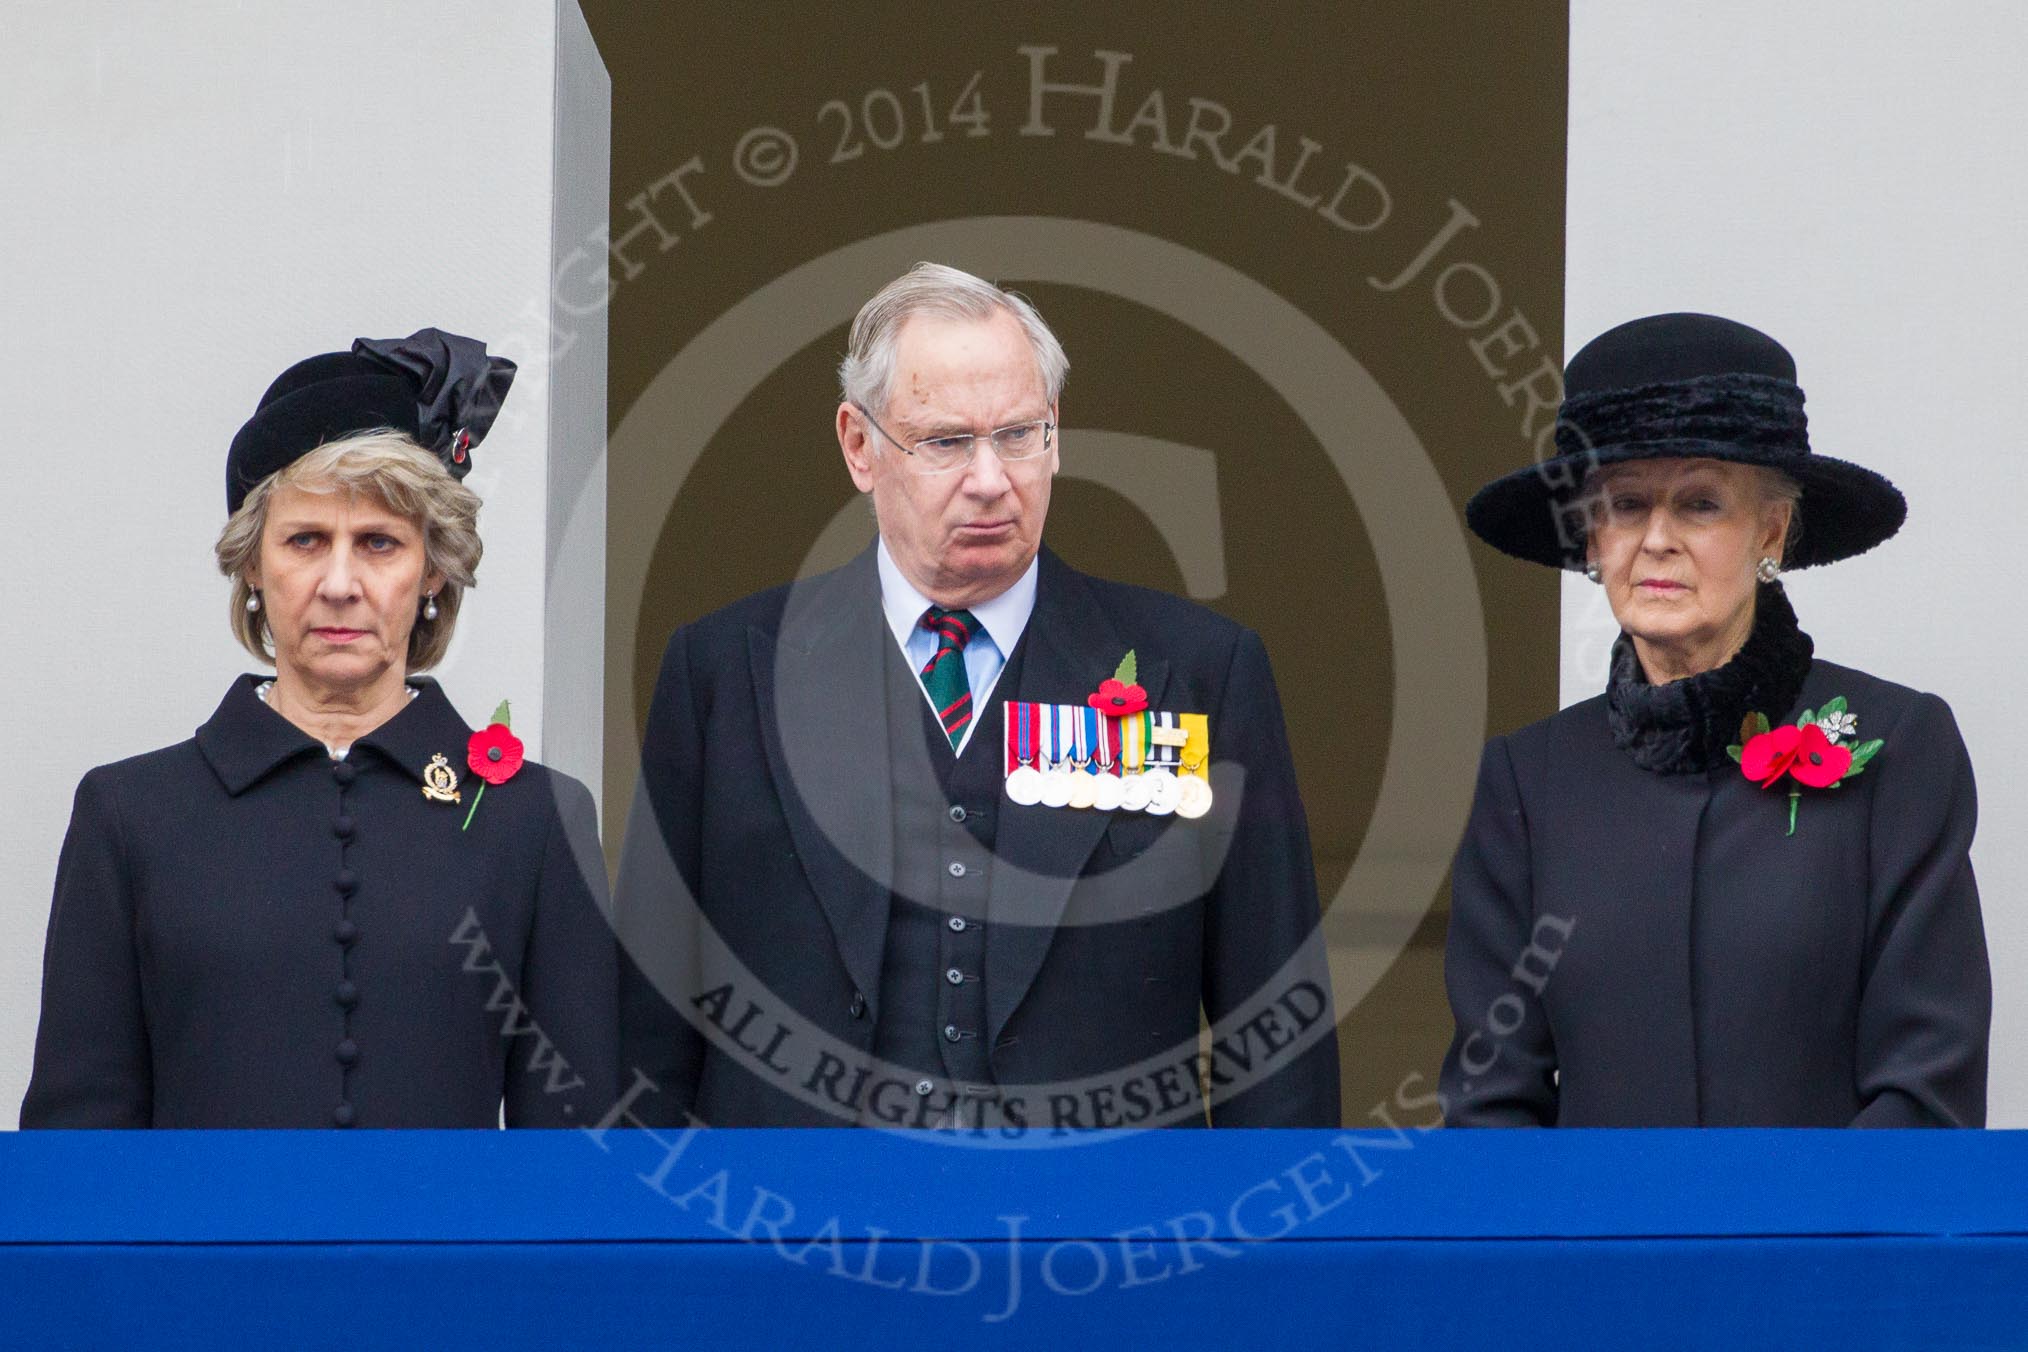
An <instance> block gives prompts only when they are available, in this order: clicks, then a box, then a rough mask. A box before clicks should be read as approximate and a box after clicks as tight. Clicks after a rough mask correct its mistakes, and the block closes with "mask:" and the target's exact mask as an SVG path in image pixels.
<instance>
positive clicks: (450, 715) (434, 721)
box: [197, 675, 472, 796]
mask: <svg viewBox="0 0 2028 1352" xmlns="http://www.w3.org/2000/svg"><path fill="white" fill-rule="evenodd" d="M267 679H269V678H268V677H265V676H256V675H247V676H241V677H240V678H238V679H237V680H235V681H234V682H233V683H232V685H231V686H230V687H228V688H227V690H226V692H225V698H224V699H223V700H221V701H219V705H218V709H217V711H216V712H215V713H213V714H212V715H211V718H210V719H209V720H208V721H206V723H205V724H204V726H203V727H201V728H199V729H198V730H197V748H198V750H199V751H201V752H203V753H204V759H205V760H206V761H208V762H209V763H210V765H211V769H212V772H213V773H215V774H216V775H217V776H218V780H219V783H221V784H223V785H224V786H225V791H226V792H227V793H229V794H233V795H234V796H237V795H239V794H242V793H244V792H246V791H247V790H248V789H249V788H251V787H253V785H254V784H255V783H257V782H258V781H259V780H261V779H262V778H263V777H265V776H266V775H267V774H268V773H269V772H270V771H272V770H274V769H275V768H276V767H278V766H280V765H283V764H285V763H287V762H289V761H292V760H294V759H296V758H297V757H299V756H307V755H312V754H314V755H318V756H323V755H327V754H328V753H327V752H326V751H325V749H324V745H323V743H321V742H319V741H318V740H317V739H316V738H314V737H312V736H310V735H309V734H308V733H306V732H304V731H303V730H302V729H301V728H299V727H297V726H296V725H295V724H293V723H291V722H290V721H289V720H288V719H286V718H284V717H282V716H281V715H280V714H278V713H276V712H275V711H274V710H273V709H270V708H269V707H268V706H267V703H266V702H265V701H264V700H262V699H261V697H260V696H259V695H257V694H255V693H254V689H255V687H256V686H258V685H259V684H260V683H261V682H262V681H264V680H267ZM409 684H410V685H411V686H413V687H415V689H416V692H417V693H416V697H415V698H414V699H412V700H410V701H409V702H408V706H407V707H406V708H404V709H403V710H402V711H401V712H400V713H398V714H396V715H395V716H394V717H393V718H390V719H388V720H387V722H385V723H383V724H381V725H380V726H379V727H377V728H375V729H374V730H373V731H372V732H369V733H367V734H366V735H365V736H364V737H361V738H360V739H359V740H358V741H357V742H355V743H354V744H353V750H352V753H351V754H352V755H354V756H357V755H358V754H359V753H360V749H361V748H370V749H371V750H372V751H374V752H376V753H378V754H379V755H381V756H384V757H385V758H387V759H388V760H389V761H392V762H393V763H394V764H396V765H398V766H400V767H401V768H402V770H404V771H405V772H407V773H408V774H409V775H411V776H413V777H414V778H415V779H416V780H417V782H421V780H422V773H423V770H424V769H425V768H426V767H427V766H428V765H429V763H430V759H431V758H432V757H433V756H437V755H442V756H443V757H444V759H445V760H447V761H449V762H450V763H451V766H452V768H453V769H455V770H457V771H458V772H459V775H460V777H461V778H462V777H463V771H464V765H465V743H466V742H467V741H469V740H470V738H471V736H472V729H471V728H470V726H469V725H467V724H466V722H465V720H464V719H462V718H460V717H459V716H458V711H457V710H456V709H454V708H452V707H451V702H450V700H449V699H448V698H446V697H445V695H444V691H443V687H442V686H439V685H438V684H437V683H436V682H435V681H433V680H430V679H429V678H428V677H420V676H419V677H412V678H410V680H409Z"/></svg>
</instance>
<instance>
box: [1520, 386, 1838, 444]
mask: <svg viewBox="0 0 2028 1352" xmlns="http://www.w3.org/2000/svg"><path fill="white" fill-rule="evenodd" d="M1670 441H1695V442H1721V443H1723V444H1725V445H1729V446H1737V447H1741V448H1751V449H1755V450H1761V451H1766V452H1771V453H1777V454H1779V453H1782V452H1787V453H1788V454H1790V455H1807V454H1808V453H1809V450H1810V420H1809V417H1808V416H1807V415H1806V414H1804V412H1803V391H1802V387H1801V386H1799V385H1797V384H1796V383H1795V382H1794V381H1792V380H1782V379H1781V378H1779V377H1777V376H1762V375H1750V374H1746V373H1743V372H1728V373H1726V374H1724V375H1715V376H1692V377H1690V378H1689V379H1687V380H1670V381H1662V382H1659V383H1657V384H1654V385H1639V386H1636V387H1634V388H1633V389H1624V390H1600V391H1599V392H1597V393H1596V394H1578V395H1572V396H1570V397H1569V398H1566V399H1565V400H1564V401H1563V411H1562V412H1561V413H1560V414H1559V415H1558V416H1557V419H1556V449H1557V450H1558V451H1561V452H1562V453H1563V454H1565V455H1583V454H1584V453H1585V452H1586V451H1588V450H1592V449H1595V448H1597V447H1600V446H1632V445H1636V444H1639V443H1641V442H1670Z"/></svg>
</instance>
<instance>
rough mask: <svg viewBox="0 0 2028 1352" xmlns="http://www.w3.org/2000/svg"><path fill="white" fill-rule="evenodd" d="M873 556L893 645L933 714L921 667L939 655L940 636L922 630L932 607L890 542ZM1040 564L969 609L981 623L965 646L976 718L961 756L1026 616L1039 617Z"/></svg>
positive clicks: (1034, 561)
mask: <svg viewBox="0 0 2028 1352" xmlns="http://www.w3.org/2000/svg"><path fill="white" fill-rule="evenodd" d="M874 553H875V558H876V560H877V561H878V564H879V568H880V608H881V610H882V611H883V612H884V613H885V614H886V616H887V627H888V629H889V630H890V631H891V632H892V633H893V634H894V641H895V642H896V643H898V644H900V645H901V655H902V656H903V657H904V658H906V659H907V660H908V669H909V670H910V671H912V672H914V673H915V676H916V682H915V684H916V689H918V690H922V699H923V703H924V704H927V705H929V706H930V712H931V713H932V714H934V713H936V712H937V708H936V703H935V701H933V700H932V699H930V697H929V691H927V690H923V688H922V669H923V668H924V667H926V666H928V665H929V660H930V658H932V657H934V656H936V651H937V636H936V635H935V634H934V633H933V632H931V631H930V630H928V629H925V628H923V627H922V615H923V612H924V611H925V610H928V609H929V608H930V599H929V598H928V597H927V596H924V595H923V594H922V593H921V592H919V591H917V590H916V589H915V586H914V584H913V583H911V582H910V581H909V580H908V579H907V578H906V577H903V576H902V572H901V566H900V565H899V564H897V563H895V561H894V556H893V555H892V554H890V553H888V552H887V541H886V540H884V539H883V540H882V541H881V542H880V544H879V547H878V548H877V549H876V550H875V551H874ZM1040 563H1041V559H1039V558H1035V559H1030V560H1029V561H1028V568H1027V571H1025V572H1023V573H1022V574H1021V576H1020V577H1019V578H1017V579H1015V582H1014V585H1013V586H1011V587H1009V588H1008V589H1007V590H1006V591H1003V592H1001V593H1000V594H999V595H998V596H996V597H994V598H993V599H992V600H990V601H981V602H979V603H978V604H977V605H974V606H968V607H966V609H968V610H970V611H971V612H972V618H973V619H975V620H977V621H978V622H979V630H978V632H977V633H975V634H973V635H972V641H971V642H970V643H967V644H966V645H965V680H966V681H967V682H968V683H969V684H970V685H971V689H972V709H973V714H972V721H971V722H969V723H967V724H965V734H964V736H963V737H961V738H959V739H958V745H957V754H959V755H961V756H962V755H964V754H965V748H966V747H967V746H969V745H971V742H972V730H973V729H974V728H976V727H978V726H979V723H980V722H981V720H982V719H983V717H984V715H985V711H986V708H987V703H986V701H987V700H989V699H990V698H992V695H993V686H994V684H995V683H996V682H998V681H999V679H1000V673H1001V671H1003V670H1004V669H1005V668H1006V666H1007V654H1008V653H1011V652H1013V651H1014V645H1015V644H1017V643H1019V642H1020V641H1021V632H1022V631H1023V630H1024V629H1026V628H1027V627H1028V617H1029V616H1030V615H1033V614H1034V613H1035V575H1036V569H1037V567H1038V566H1039V565H1040Z"/></svg>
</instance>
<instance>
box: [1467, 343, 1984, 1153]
mask: <svg viewBox="0 0 2028 1352" xmlns="http://www.w3.org/2000/svg"><path fill="white" fill-rule="evenodd" d="M1556 435H1557V444H1558V449H1559V452H1560V454H1559V455H1558V456H1557V457H1555V458H1554V459H1552V460H1549V461H1547V462H1545V463H1544V464H1542V465H1539V466H1536V467H1533V468H1530V469H1527V470H1523V471H1521V472H1519V473H1516V474H1511V475H1508V476H1507V477H1505V478H1503V479H1500V480H1497V481H1495V482H1494V483H1492V484H1489V485H1487V486H1486V487H1485V488H1484V489H1482V490H1481V491H1480V492H1479V493H1478V495H1477V496H1476V497H1474V498H1473V499H1472V501H1471V503H1470V504H1469V506H1468V507H1467V509H1466V518H1467V520H1468V521H1469V522H1470V524H1471V526H1472V529H1473V530H1475V531H1476V532H1478V534H1479V535H1480V536H1481V537H1483V538H1484V539H1485V540H1486V541H1487V542H1488V543H1490V544H1492V545H1494V546H1496V547H1498V548H1500V549H1502V550H1505V551H1506V552H1507V553H1510V554H1513V555H1516V556H1518V557H1520V558H1523V559H1528V560H1531V561H1533V562H1536V563H1542V564H1547V565H1549V566H1551V567H1559V568H1582V569H1583V570H1584V572H1585V574H1586V576H1587V577H1589V578H1590V579H1591V580H1592V581H1593V582H1595V583H1597V584H1599V585H1600V586H1602V587H1603V588H1604V589H1605V593H1606V598H1607V600H1608V601H1609V602H1610V604H1611V606H1612V610H1613V615H1614V618H1615V619H1616V620H1617V621H1618V622H1619V624H1620V626H1621V629H1622V631H1623V632H1622V634H1621V636H1620V638H1619V640H1618V642H1617V643H1616V644H1615V645H1614V647H1613V654H1612V671H1611V676H1610V679H1609V682H1608V685H1607V688H1606V692H1605V693H1604V694H1603V695H1600V696H1598V697H1596V698H1594V699H1590V700H1587V701H1585V702H1584V703H1581V704H1578V705H1575V706H1573V707H1571V708H1568V709H1565V710H1563V711H1562V712H1561V713H1558V714H1555V715H1553V716H1552V717H1549V718H1546V719H1544V720H1542V721H1541V722H1539V723H1536V724H1533V725H1531V726H1529V727H1526V728H1523V729H1521V730H1520V731H1518V732H1515V733H1512V734H1510V735H1508V736H1505V737H1496V738H1494V739H1493V740H1492V741H1491V742H1490V743H1488V745H1487V747H1486V752H1485V756H1484V758H1483V760H1482V761H1481V763H1480V767H1479V781H1478V789H1477V796H1476V800H1475V802H1474V804H1473V807H1472V815H1471V819H1470V822H1469V824H1468V826H1467V828H1466V833H1465V838H1464V841H1463V843H1462V844H1461V846H1460V847H1459V850H1458V854H1457V859H1456V862H1455V864H1454V867H1453V873H1452V902H1451V928H1450V939H1449V946H1448V950H1447V953H1446V957H1445V982H1446V985H1447V987H1448V989H1449V994H1450V1000H1451V1008H1452V1012H1453V1014H1454V1016H1455V1018H1456V1021H1457V1033H1456V1036H1455V1038H1454V1039H1453V1041H1452V1043H1451V1048H1450V1052H1449V1055H1448V1056H1447V1057H1446V1058H1445V1061H1444V1069H1443V1076H1442V1089H1443V1093H1444V1096H1445V1116H1446V1120H1447V1121H1449V1122H1451V1123H1453V1124H1472V1125H1550V1124H1560V1125H1565V1126H1692V1125H1710V1126H1838V1125H1845V1124H1851V1125H1859V1126H1921V1125H1964V1126H1976V1125H1982V1124H1983V1123H1984V1121H1985V1113H1986V1043H1987V1033H1988V1025H1989V1023H1990V1018H1991V1009H1992V988H1991V978H1990V975H1989V973H1988V969H1987V962H1986V946H1985V936H1984V931H1983V928H1982V925H1981V921H1980V916H1979V895H1978V888H1977V884H1976V883H1975V882H1974V880H1973V877H1972V866H1971V859H1970V853H1969V852H1970V848H1971V843H1972V831H1973V826H1974V820H1975V817H1976V815H1977V808H1976V803H1975V798H1974V790H1973V785H1972V767H1971V762H1970V760H1969V758H1968V757H1967V755H1966V753H1965V747H1964V742H1963V741H1962V739H1961V738H1960V737H1959V735H1958V730H1957V725H1956V723H1955V722H1954V721H1953V720H1952V717H1951V712H1950V709H1949V708H1948V706H1946V705H1945V704H1944V702H1943V701H1942V700H1941V699H1939V698H1937V697H1936V696H1935V695H1930V694H1921V693H1918V692H1916V691H1914V690H1910V689H1908V688H1906V687H1904V686H1899V685H1895V684H1893V683H1891V682H1888V681H1884V680H1880V679H1878V678H1876V677H1873V676H1869V675H1867V674H1865V673H1864V672H1860V671H1855V670H1853V669H1851V668H1849V667H1841V666H1834V665H1832V664H1831V663H1829V662H1825V661H1821V660H1818V659H1816V658H1815V657H1814V656H1813V649H1812V645H1811V641H1810V638H1809V636H1808V635H1807V634H1805V633H1804V632H1803V631H1802V630H1801V629H1800V628H1799V627H1798V626H1797V622H1796V616H1795V612H1794V611H1793V610H1792V609H1791V608H1790V606H1789V602H1788V598H1787V596H1786V595H1784V593H1783V589H1782V586H1781V583H1780V582H1779V581H1778V580H1777V579H1778V578H1779V576H1780V575H1781V573H1782V572H1783V571H1784V570H1785V569H1793V568H1803V567H1809V566H1811V565H1814V564H1821V563H1829V562H1832V561H1834V560H1837V559H1842V558H1847V557H1850V556H1851V555H1854V554H1858V553H1860V552H1862V551H1864V550H1867V549H1870V548H1872V547H1873V546H1874V545H1877V544H1879V543H1880V542H1881V541H1883V540H1885V539H1887V538H1888V537H1889V536H1890V535H1892V534H1894V532H1895V531H1896V530H1898V529H1899V528H1900V526H1901V522H1902V519H1903V517H1904V515H1905V514H1906V505H1905V504H1904V502H1903V500H1902V497H1901V494H1900V493H1899V492H1898V491H1897V490H1896V489H1895V488H1894V487H1893V485H1891V484H1889V483H1888V482H1887V481H1886V480H1885V479H1884V478H1882V477H1881V476H1880V475H1878V474H1875V473H1873V472H1872V471H1870V470H1866V469H1863V468H1861V467H1859V466H1857V465H1851V464H1847V463H1844V462H1842V461H1837V460H1832V459H1830V458H1828V457H1825V456H1821V455H1814V454H1811V453H1810V449H1809V444H1808V438H1807V435H1806V431H1805V419H1804V416H1803V394H1802V391H1801V390H1800V389H1799V388H1797V386H1796V383H1795V365H1794V363H1793V362H1792V361H1791V360H1790V358H1789V354H1788V353H1787V352H1786V351H1784V350H1783V349H1782V347H1781V346H1780V345H1779V344H1777V343H1776V342H1775V341H1774V340H1773V339H1771V338H1769V337H1767V336H1766V335H1765V334H1762V333H1759V332H1757V331H1755V330H1753V329H1750V328H1747V327H1746V326H1745V325H1742V324H1736V323H1733V322H1731V321H1729V320H1724V319H1718V318H1714V317H1712V316H1709V315H1693V314H1671V315H1657V316H1653V317H1651V318H1647V319H1640V320H1635V321H1634V322H1632V323H1630V324H1624V325H1622V326H1620V327H1619V328H1616V329H1613V330H1611V331H1610V332H1608V333H1606V334H1604V335H1603V336H1601V337H1599V338H1598V339H1596V340H1594V341H1593V342H1592V343H1590V344H1589V345H1587V346H1586V347H1585V348H1584V349H1583V350H1582V351H1581V352H1579V353H1578V354H1577V356H1576V357H1574V358H1572V360H1571V362H1570V365H1569V368H1568V370H1567V372H1566V374H1565V401H1564V404H1563V408H1562V412H1561V416H1560V418H1559V422H1558V425H1557V431H1556Z"/></svg>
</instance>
